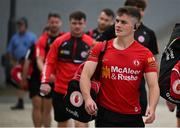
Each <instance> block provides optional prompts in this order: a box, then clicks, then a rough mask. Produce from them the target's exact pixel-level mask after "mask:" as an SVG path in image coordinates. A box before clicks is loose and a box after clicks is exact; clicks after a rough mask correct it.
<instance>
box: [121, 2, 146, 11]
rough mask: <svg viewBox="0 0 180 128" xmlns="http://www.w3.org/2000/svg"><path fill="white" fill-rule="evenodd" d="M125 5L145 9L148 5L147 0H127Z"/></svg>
mask: <svg viewBox="0 0 180 128" xmlns="http://www.w3.org/2000/svg"><path fill="white" fill-rule="evenodd" d="M124 5H125V6H133V7H134V6H135V7H137V8H141V9H142V10H143V11H144V10H145V9H146V7H147V1H146V0H126V2H125V3H124Z"/></svg>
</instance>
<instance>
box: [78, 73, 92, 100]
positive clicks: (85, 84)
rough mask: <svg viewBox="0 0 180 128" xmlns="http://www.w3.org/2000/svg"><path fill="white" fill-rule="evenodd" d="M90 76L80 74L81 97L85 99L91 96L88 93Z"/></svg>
mask: <svg viewBox="0 0 180 128" xmlns="http://www.w3.org/2000/svg"><path fill="white" fill-rule="evenodd" d="M90 82H91V81H90V78H88V76H87V75H86V74H82V75H81V79H80V88H81V92H82V96H83V99H84V100H86V99H88V98H90V97H91V95H90V85H91V83H90Z"/></svg>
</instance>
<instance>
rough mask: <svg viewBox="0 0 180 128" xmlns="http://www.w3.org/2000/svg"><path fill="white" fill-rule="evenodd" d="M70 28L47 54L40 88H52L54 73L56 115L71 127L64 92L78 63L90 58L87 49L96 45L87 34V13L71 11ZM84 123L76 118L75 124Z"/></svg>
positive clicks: (58, 120) (61, 125)
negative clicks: (51, 78) (51, 81)
mask: <svg viewBox="0 0 180 128" xmlns="http://www.w3.org/2000/svg"><path fill="white" fill-rule="evenodd" d="M69 22H70V32H68V33H66V34H64V35H63V36H61V37H60V38H58V39H56V40H55V42H54V43H53V44H52V46H51V48H50V51H49V53H48V55H47V59H46V62H45V66H44V69H43V77H42V81H41V82H42V84H41V92H42V93H44V94H45V95H46V94H48V93H49V92H50V90H51V86H50V85H49V82H50V77H51V74H53V73H55V78H56V80H55V85H54V92H53V107H54V115H55V116H54V118H55V120H56V121H57V122H58V127H70V126H71V125H69V119H70V116H69V114H68V113H67V111H66V109H65V104H64V99H63V98H64V95H65V94H66V92H67V87H68V82H69V80H71V79H72V78H73V76H74V73H75V71H76V70H77V68H78V67H79V65H80V64H81V63H82V62H84V61H85V60H86V58H87V55H88V51H89V49H90V48H91V46H92V45H93V39H92V38H91V37H90V36H88V35H86V34H84V33H83V31H84V28H85V24H86V15H85V14H84V12H81V11H76V12H73V13H72V14H70V16H69ZM80 126H81V127H85V126H87V125H86V124H84V123H81V122H78V121H76V122H75V127H80Z"/></svg>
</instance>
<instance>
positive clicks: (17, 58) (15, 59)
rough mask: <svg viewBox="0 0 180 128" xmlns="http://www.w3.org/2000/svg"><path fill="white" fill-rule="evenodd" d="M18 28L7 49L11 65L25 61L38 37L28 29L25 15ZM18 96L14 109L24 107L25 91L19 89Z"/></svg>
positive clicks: (18, 22)
mask: <svg viewBox="0 0 180 128" xmlns="http://www.w3.org/2000/svg"><path fill="white" fill-rule="evenodd" d="M17 30H18V32H17V33H15V34H14V35H13V37H12V38H11V40H10V42H9V44H8V47H7V51H6V52H7V56H8V58H9V61H10V65H11V67H14V66H16V65H18V64H23V63H24V59H25V55H26V52H27V51H28V49H29V48H30V47H31V46H32V45H33V44H34V43H35V42H36V39H37V38H36V35H35V34H34V33H32V32H29V31H28V21H27V19H26V18H25V17H22V18H20V19H19V20H18V21H17ZM17 96H18V102H17V103H16V105H15V106H12V107H11V109H12V110H16V109H24V102H23V96H24V91H23V90H20V89H19V90H17Z"/></svg>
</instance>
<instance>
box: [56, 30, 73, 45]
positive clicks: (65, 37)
mask: <svg viewBox="0 0 180 128" xmlns="http://www.w3.org/2000/svg"><path fill="white" fill-rule="evenodd" d="M70 38H71V33H70V32H66V33H64V34H63V35H61V36H59V37H57V38H56V40H55V43H57V44H59V43H62V42H63V41H66V40H68V39H70Z"/></svg>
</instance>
